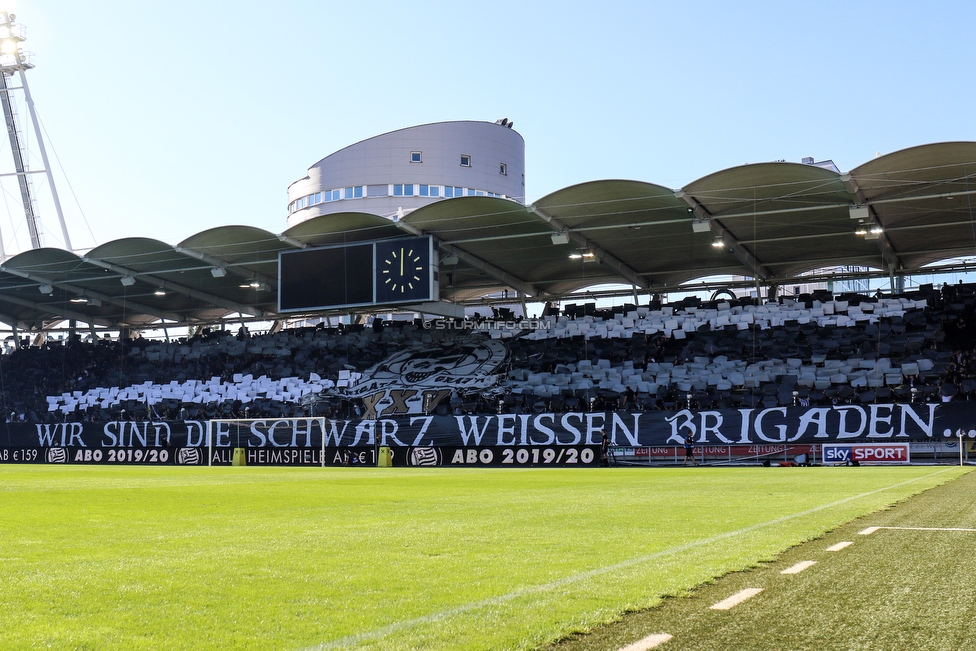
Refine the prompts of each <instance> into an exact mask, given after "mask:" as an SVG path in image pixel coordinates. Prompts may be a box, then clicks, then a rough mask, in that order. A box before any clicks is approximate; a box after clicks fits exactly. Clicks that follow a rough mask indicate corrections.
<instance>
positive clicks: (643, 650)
mask: <svg viewBox="0 0 976 651" xmlns="http://www.w3.org/2000/svg"><path fill="white" fill-rule="evenodd" d="M672 637H674V636H673V635H668V634H667V633H654V634H653V635H648V636H647V637H645V638H644V639H643V640H637V641H636V642H634V643H633V644H628V645H627V646H625V647H624V648H622V649H620V651H648V649H653V648H655V647H659V646H661V645H662V644H664V643H665V642H667V641H668V640H670V639H671V638H672Z"/></svg>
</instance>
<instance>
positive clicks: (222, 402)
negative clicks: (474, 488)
mask: <svg viewBox="0 0 976 651" xmlns="http://www.w3.org/2000/svg"><path fill="white" fill-rule="evenodd" d="M814 298H815V297H811V296H799V297H791V298H790V299H781V301H780V305H783V306H786V307H784V314H785V313H786V312H785V309H786V308H790V309H791V310H792V308H794V307H795V308H798V309H801V310H802V309H807V310H810V309H811V308H814V306H815V305H818V304H819V303H815V301H814ZM820 298H821V299H825V298H826V297H823V296H821V297H820ZM840 298H841V299H843V304H844V305H845V306H847V305H849V306H850V308H848V309H850V314H851V315H852V316H851V318H849V319H847V321H849V323H847V324H846V327H838V326H837V325H836V323H835V322H834V321H831V322H830V323H829V324H826V325H819V324H818V323H817V322H816V321H815V320H813V321H811V320H809V319H806V320H805V322H804V323H800V322H799V320H797V319H790V318H786V319H785V320H783V321H782V323H779V322H775V321H774V322H762V323H760V321H759V320H757V319H752V317H750V321H749V322H748V323H746V322H745V319H743V320H742V321H740V322H738V323H729V322H727V321H726V322H724V323H723V322H722V321H721V320H719V321H717V322H716V320H715V319H714V318H713V319H712V320H711V321H700V323H701V325H699V326H698V327H697V328H694V329H691V330H689V329H687V328H682V329H680V332H679V331H678V330H671V331H663V332H662V331H652V329H650V328H646V327H645V328H643V329H642V327H641V326H642V324H644V323H648V322H649V321H648V319H649V318H650V315H652V314H657V315H660V314H661V313H662V309H663V308H662V306H659V305H651V306H648V307H647V308H643V309H639V308H637V307H636V306H633V305H630V306H626V305H625V306H620V307H616V308H613V309H609V310H596V309H595V306H592V304H591V305H588V306H568V307H567V309H566V310H565V312H564V313H563V314H561V315H558V316H556V315H553V316H551V317H550V322H551V323H554V324H555V325H557V326H559V328H561V329H560V330H558V332H559V334H558V336H556V335H552V334H550V335H547V336H535V335H532V334H531V331H528V330H525V331H518V332H516V333H515V334H512V333H510V332H509V333H499V332H485V333H482V334H481V335H480V336H485V337H488V336H491V337H496V338H499V337H502V336H503V335H504V337H505V344H506V346H507V348H508V350H509V356H508V359H507V361H506V363H505V364H504V366H503V367H502V368H499V369H498V374H499V383H500V385H501V386H502V387H503V388H504V392H502V393H501V395H500V394H499V391H497V390H495V391H491V392H480V391H468V392H455V393H454V394H453V395H452V396H450V397H449V398H448V399H446V400H444V401H443V402H441V403H440V404H438V405H437V406H436V407H434V409H435V410H436V413H440V414H452V413H453V414H460V413H498V412H508V413H516V412H531V411H536V412H542V411H554V412H562V411H587V410H615V409H622V410H651V409H666V410H673V409H681V408H685V407H691V408H738V407H742V406H745V407H763V406H766V407H768V406H789V405H831V404H850V403H869V402H909V401H915V402H933V401H939V402H943V401H950V400H969V399H974V398H976V347H974V342H976V339H974V337H976V293H974V290H973V287H971V286H963V285H959V286H952V287H949V286H944V287H943V288H942V290H941V291H938V290H934V289H933V290H928V291H919V292H914V293H913V294H912V295H911V296H909V297H908V302H907V303H906V304H907V305H909V306H910V307H909V308H908V309H905V310H904V311H903V313H901V312H899V313H898V314H897V315H896V316H890V317H888V316H877V315H876V314H874V313H873V312H872V303H873V302H877V301H878V298H870V297H864V296H859V295H850V296H844V297H840ZM716 306H719V308H720V309H722V310H725V311H726V312H724V313H726V314H739V313H741V314H743V315H744V314H746V313H747V312H748V311H749V310H753V311H754V310H755V306H757V303H756V301H755V299H741V300H739V301H724V302H723V304H721V305H719V303H702V302H701V301H699V300H697V299H686V300H685V301H683V302H682V303H679V304H676V305H672V306H665V308H667V309H663V313H664V318H670V317H669V315H672V314H674V315H677V314H695V313H698V314H705V313H712V314H713V315H714V313H715V309H716ZM682 310H684V312H682ZM709 310H711V312H709ZM737 310H738V311H737ZM696 311H697V312H696ZM880 313H881V312H880V310H879V311H878V314H880ZM790 314H796V312H795V311H791V312H790ZM855 314H856V315H857V317H858V318H857V320H856V321H855V319H854V316H853V315H855ZM865 315H868V316H870V318H861V317H863V316H865ZM721 318H722V317H721V316H720V319H721ZM584 324H589V326H592V327H591V328H590V329H589V330H587V329H586V328H583V330H582V331H581V330H580V327H582V326H583V325H584ZM621 324H623V325H627V326H628V327H627V328H625V329H621V327H620V326H621ZM589 326H588V327H589ZM436 336H437V331H436V329H435V330H431V329H427V328H425V327H424V324H422V323H421V322H419V321H418V322H406V321H393V322H387V323H385V324H383V323H379V322H377V323H375V324H373V325H354V326H342V327H338V328H329V327H324V326H322V325H319V326H317V327H312V328H300V329H293V330H285V331H281V332H277V333H270V334H260V335H251V334H249V333H248V332H246V331H245V330H244V329H243V328H242V329H241V330H240V331H239V332H237V333H236V334H234V333H232V332H231V331H227V330H204V331H202V332H201V333H199V334H197V335H195V336H193V337H190V338H188V339H183V340H180V341H178V342H159V341H149V340H146V339H142V338H136V339H125V340H122V341H118V340H109V339H102V340H97V341H93V342H83V341H82V340H81V339H80V338H78V337H75V338H74V339H72V340H69V341H47V342H46V343H44V344H42V345H39V346H31V345H26V344H27V342H26V341H25V342H24V343H25V345H22V346H20V347H19V348H18V349H16V350H12V351H10V352H9V353H8V354H5V355H3V356H2V357H0V399H2V408H3V410H4V414H5V416H6V419H7V420H8V421H27V422H56V421H57V422H60V421H63V420H74V421H90V422H104V421H109V420H128V419H133V420H147V419H152V420H179V419H202V418H214V417H220V418H248V417H250V418H254V417H297V416H304V415H326V416H332V417H353V418H354V417H356V416H357V415H360V414H362V413H363V408H362V404H361V401H359V400H357V399H344V398H343V397H342V395H341V391H333V392H331V394H330V395H328V396H325V397H323V398H322V399H321V400H315V399H312V400H309V399H308V397H309V394H314V390H316V389H317V388H319V387H323V386H330V387H331V386H335V384H336V383H337V382H339V381H340V378H341V376H343V375H345V376H346V377H348V376H349V373H351V372H352V373H355V372H362V371H364V370H366V369H367V368H369V367H371V366H373V365H374V364H376V363H378V362H380V361H381V360H383V359H385V358H387V357H388V356H389V355H391V354H393V353H395V352H397V351H399V350H401V349H402V348H403V347H404V346H406V345H409V344H411V343H414V342H417V341H420V340H422V339H423V338H425V337H426V338H427V339H426V340H427V341H429V338H430V337H436ZM892 369H895V370H897V373H892V372H891V370H892ZM838 377H840V378H842V379H841V380H837V378H838ZM251 378H261V379H269V381H270V380H274V381H278V380H282V379H289V378H292V379H295V383H296V384H295V386H293V387H290V388H289V387H288V386H287V382H285V387H284V388H280V387H279V388H276V389H275V390H274V391H271V390H269V391H267V392H263V391H259V392H252V394H249V395H250V397H249V398H248V399H244V400H242V399H241V398H240V395H238V394H234V395H235V396H236V397H233V398H226V399H209V398H208V399H207V400H206V401H200V402H194V401H193V399H192V398H190V397H189V395H190V394H183V395H182V397H177V396H178V395H179V394H173V393H172V392H171V393H169V394H166V395H167V396H168V397H166V398H164V399H161V400H156V401H150V400H145V399H141V397H140V398H136V397H134V395H135V392H127V391H126V390H125V388H126V387H132V386H134V385H140V384H152V385H177V384H179V383H184V384H185V383H187V382H195V381H199V382H204V381H206V382H208V383H210V384H212V385H214V386H217V385H225V384H234V383H237V384H238V385H239V384H240V383H241V382H242V381H247V380H249V379H251ZM879 378H882V379H880V380H879ZM320 379H321V382H320V381H319V380H320ZM303 383H304V384H303ZM298 384H301V386H302V387H304V388H301V389H298V388H295V387H296V386H298ZM255 386H257V384H255ZM275 386H278V385H275ZM113 387H114V390H113V389H112V388H113ZM259 388H260V387H259ZM94 390H102V391H103V393H104V392H109V391H111V395H110V397H111V398H112V399H111V400H109V399H108V398H106V399H105V400H102V401H100V403H99V404H91V405H85V404H81V405H77V406H75V407H74V408H70V409H65V408H64V405H65V402H66V401H69V400H70V397H71V396H74V397H75V399H77V396H79V395H81V394H82V393H84V392H90V391H94ZM106 395H107V396H108V395H109V394H108V393H106ZM206 395H208V396H209V395H210V394H206ZM140 396H141V394H140ZM56 398H57V399H56ZM68 404H69V405H70V404H72V403H71V402H70V401H69V402H68Z"/></svg>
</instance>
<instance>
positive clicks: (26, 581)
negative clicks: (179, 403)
mask: <svg viewBox="0 0 976 651" xmlns="http://www.w3.org/2000/svg"><path fill="white" fill-rule="evenodd" d="M965 472H966V471H965V470H962V469H959V468H945V467H899V468H866V467H861V468H725V469H717V468H688V469H684V468H677V469H653V470H652V469H643V468H642V469H617V468H612V469H539V470H535V469H527V470H515V469H505V470H475V469H457V470H450V469H436V470H435V469H431V470H422V469H402V470H401V469H389V468H328V469H318V468H316V469H294V468H281V469H277V468H182V467H174V468H158V467H105V466H61V467H51V466H0V572H2V578H0V647H2V648H4V649H34V648H55V649H294V650H296V651H298V650H312V649H316V650H317V649H323V650H324V649H536V648H541V647H544V646H545V645H547V644H549V643H552V642H553V641H556V640H559V639H562V638H565V637H566V636H567V635H569V634H571V633H572V632H574V631H584V630H589V629H591V628H599V627H600V625H601V624H604V623H606V622H609V621H614V620H617V619H619V618H620V616H621V613H625V612H629V611H638V610H641V609H645V608H648V607H651V606H656V605H658V604H661V603H662V599H664V598H665V597H667V596H679V595H688V594H689V591H691V590H692V589H693V588H695V586H701V585H702V584H706V583H709V582H711V581H712V580H713V579H715V577H718V576H722V575H725V574H728V573H730V572H736V571H739V570H744V569H746V568H756V569H753V570H751V571H749V572H742V573H740V574H736V575H732V577H726V579H723V580H722V581H719V582H718V583H717V584H716V585H715V586H706V588H704V589H705V590H708V589H711V588H712V587H714V588H719V586H721V585H724V584H728V585H732V583H734V581H733V582H732V583H729V581H730V579H734V578H736V577H750V576H757V577H758V575H759V574H761V573H762V572H771V570H770V569H769V567H771V566H772V564H775V563H780V562H782V559H780V560H776V559H777V558H778V557H779V555H780V554H782V553H783V552H784V551H786V550H789V551H787V552H786V554H785V555H784V556H783V558H787V557H789V556H790V554H795V553H800V552H799V551H798V550H803V549H805V548H806V547H807V545H803V546H801V547H796V548H794V549H790V548H792V547H794V546H795V545H798V544H799V543H802V542H804V541H809V540H812V539H815V538H818V537H820V536H822V535H823V534H824V533H825V532H828V531H833V530H837V531H843V527H842V525H844V523H847V522H849V521H851V520H853V519H854V518H858V517H860V516H863V515H865V514H868V513H872V512H875V511H878V510H879V509H884V508H885V507H888V506H890V505H892V504H894V503H896V502H899V501H902V500H905V499H906V498H908V497H909V496H911V495H914V494H916V493H919V492H921V491H924V490H926V489H928V488H932V487H934V486H938V485H940V484H943V483H945V482H950V481H952V480H954V479H956V478H958V477H960V475H962V474H964V473H965ZM971 479H972V476H971V477H966V478H965V482H966V483H967V484H968V483H971V482H970V480H971ZM959 483H960V482H955V484H959ZM949 488H951V487H950V486H947V487H946V489H949ZM943 490H944V489H943ZM957 492H959V493H960V496H958V497H956V498H953V499H964V500H965V502H964V503H962V502H960V504H959V509H962V510H966V513H968V514H969V516H972V513H973V507H972V505H971V504H970V502H971V501H972V500H971V491H969V490H966V491H961V492H960V491H957ZM923 497H925V496H921V497H920V498H917V499H921V498H923ZM914 501H915V500H912V502H910V504H911V503H914ZM896 511H898V509H893V510H892V511H888V512H886V513H894V512H896ZM878 517H880V515H879V516H878ZM916 519H917V518H916ZM938 526H945V525H938ZM969 526H976V525H974V524H972V523H971V524H970V525H969ZM838 527H840V529H838ZM845 533H846V532H845ZM904 534H905V531H903V530H889V529H882V530H878V531H876V532H875V533H873V534H872V535H871V536H862V538H863V540H864V541H869V540H870V541H871V542H872V545H874V546H873V547H872V548H871V549H873V552H872V557H874V556H878V555H881V556H884V555H885V554H888V553H891V554H899V555H902V556H901V560H902V561H903V562H908V561H911V560H912V559H910V558H909V559H906V558H905V557H904V556H903V555H904V554H906V553H909V552H911V553H916V554H920V560H922V559H924V558H925V551H926V550H927V549H929V548H928V547H925V546H924V545H923V544H922V543H921V542H918V541H916V543H915V544H916V546H914V547H911V546H909V547H904V546H897V545H890V541H891V540H892V539H893V538H895V537H896V536H904ZM829 535H830V536H835V535H839V534H838V533H837V532H834V533H831V534H829ZM969 535H970V536H972V535H973V534H969ZM895 539H896V540H901V538H895ZM974 540H976V537H974V538H966V539H962V538H956V539H954V541H952V542H953V544H956V545H962V544H965V545H966V546H967V547H969V548H971V547H972V542H973V541H974ZM886 541H888V543H887V544H886ZM860 542H861V541H859V542H858V544H860ZM809 544H814V543H809ZM946 544H947V543H946ZM864 548H865V549H868V547H867V546H864ZM856 549H857V545H855V546H853V547H851V548H850V550H848V551H851V550H856ZM906 550H907V551H906ZM838 554H840V552H838ZM812 560H820V557H819V556H818V558H817V559H812ZM915 565H916V566H919V564H918V563H916V564H915ZM757 566H758V567H757ZM767 566H769V567H767ZM826 566H827V564H826V563H823V562H821V563H820V564H819V565H817V566H815V568H822V567H826ZM882 567H883V566H882ZM815 568H812V569H810V570H807V572H809V574H806V573H800V574H797V575H796V576H797V578H799V577H804V576H806V577H814V578H816V577H817V576H820V575H818V574H817V573H816V572H814V569H815ZM972 570H973V568H972V567H969V568H967V571H969V572H970V573H973V572H972ZM939 571H945V570H944V568H943V569H942V570H939ZM777 576H779V575H777ZM767 578H768V577H767ZM756 580H757V581H758V580H759V578H757V579H756ZM764 580H765V579H764ZM801 580H802V581H807V582H808V583H809V582H810V581H812V580H813V579H810V578H803V579H801ZM866 580H869V581H875V582H877V580H878V579H877V577H872V576H869V577H867V579H866ZM743 581H744V584H745V583H750V581H749V580H745V579H743ZM773 583H775V582H773ZM854 583H856V582H855V581H848V583H844V582H841V583H840V584H837V583H823V584H820V585H819V587H818V585H816V584H813V585H812V587H811V586H808V592H810V591H812V592H811V594H821V595H822V597H823V598H824V599H825V600H826V599H827V598H828V597H831V598H832V600H833V601H834V602H837V601H838V599H837V597H838V595H841V596H843V595H844V594H845V592H846V591H848V590H850V589H853V585H854ZM949 583H951V582H949ZM794 584H795V585H801V583H800V581H796V582H794ZM966 585H972V583H971V582H970V583H967V584H966ZM747 587H750V586H747ZM751 587H755V588H763V589H766V590H767V592H765V593H764V594H761V595H759V596H757V597H755V598H754V599H753V600H752V601H753V602H754V603H756V604H761V601H762V600H763V599H765V600H766V602H767V603H768V601H769V595H772V594H774V593H775V590H774V589H773V588H770V587H769V586H768V585H763V586H751ZM818 591H819V592H818ZM964 592H966V594H960V595H955V596H953V595H951V594H950V595H946V594H942V595H940V597H941V598H944V599H953V598H955V599H957V600H958V599H964V598H970V597H971V594H969V593H968V591H966V590H964ZM776 594H778V593H776ZM698 595H699V591H693V592H692V597H691V598H687V599H666V600H665V603H664V605H663V607H662V608H658V609H654V610H653V611H651V613H654V614H655V615H657V614H662V613H665V614H666V613H668V612H670V611H668V608H670V607H672V604H674V603H678V604H681V605H687V604H694V602H695V599H700V598H702V597H700V596H698ZM967 595H968V596H967ZM780 599H781V600H782V599H786V597H782V596H781V597H780ZM906 599H907V597H906ZM785 603H786V602H782V601H781V602H779V606H778V607H783V608H785ZM840 603H841V604H843V603H844V602H843V600H841V601H840ZM925 603H926V604H929V603H930V602H928V601H926V602H925ZM876 607H879V608H882V607H883V604H876ZM926 607H931V606H926ZM692 608H694V606H692ZM736 608H740V609H741V610H739V611H738V612H740V613H743V616H742V619H743V620H745V621H749V620H748V617H749V616H750V615H749V613H750V612H752V610H750V609H756V608H759V606H755V607H753V606H751V605H748V602H747V604H743V605H741V606H737V607H736ZM705 609H706V610H708V609H707V607H706V608H705ZM689 613H691V611H689ZM695 613H697V611H695ZM734 613H737V611H736V610H735V609H733V610H731V611H729V614H734ZM797 613H798V614H796V615H795V618H796V619H797V620H800V619H802V618H803V617H806V616H807V615H806V614H804V613H806V611H804V610H799V611H797ZM753 615H755V613H753ZM697 616H698V615H697V614H694V613H692V614H687V615H684V616H680V617H679V618H678V619H679V621H680V622H682V623H684V624H687V631H688V632H687V633H683V634H684V635H685V637H684V638H683V639H684V641H685V643H688V642H689V641H694V640H697V639H698V638H696V637H695V636H696V635H697V636H699V637H701V636H704V637H705V638H708V639H714V638H715V636H714V634H713V633H714V630H713V627H714V623H713V622H710V620H707V619H702V620H700V621H699V620H697V619H695V618H696V617H697ZM790 617H792V616H791V615H784V616H783V621H782V622H781V624H782V625H783V626H786V625H787V624H788V623H789V622H788V620H789V619H790ZM729 621H739V619H735V620H731V619H730V620H729ZM696 622H697V624H696ZM622 625H629V626H631V627H632V629H630V630H628V632H626V633H624V634H619V633H613V634H611V635H609V636H608V635H607V634H606V633H605V631H607V630H614V631H618V632H619V631H624V630H627V629H626V626H624V627H622V628H621V627H611V629H600V630H603V631H604V634H603V637H602V638H601V637H600V633H599V632H598V634H597V635H595V636H593V637H592V638H590V637H588V638H585V639H583V640H576V641H575V642H574V644H576V645H577V646H575V647H573V648H580V649H582V648H590V647H591V646H592V645H603V646H600V647H599V648H613V649H617V648H620V647H621V646H623V645H626V644H628V643H630V642H633V641H634V640H635V639H637V638H638V637H640V633H641V631H646V632H647V633H652V632H655V631H656V630H657V628H661V627H664V626H666V625H669V623H668V621H666V620H655V621H644V622H640V621H638V620H636V619H634V618H629V619H628V618H625V621H624V622H623V623H622ZM648 626H650V627H651V628H647V627H648ZM696 626H697V628H695V627H696ZM756 626H757V627H760V626H759V625H756ZM655 627H657V628H655ZM760 628H761V627H760ZM675 630H677V629H675ZM682 630H685V629H682ZM757 630H758V629H757ZM763 630H765V629H763ZM695 631H698V632H697V633H696V632H695ZM667 632H668V633H669V634H670V633H671V631H667ZM615 635H616V636H617V637H614V636H615ZM635 636H636V637H635ZM618 637H619V639H618ZM703 639H704V638H703ZM678 642H679V638H678V637H677V636H676V637H675V638H674V640H673V642H669V643H667V644H668V645H671V644H674V646H673V648H713V647H711V646H700V647H699V646H693V645H692V646H679V645H678ZM592 648H597V647H596V646H593V647H592ZM662 648H668V646H664V647H662ZM755 648H771V647H762V646H756V647H755ZM798 648H799V647H798ZM803 648H813V647H803ZM819 648H831V647H829V646H821V647H819ZM850 648H855V647H850ZM865 648H866V647H865Z"/></svg>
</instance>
